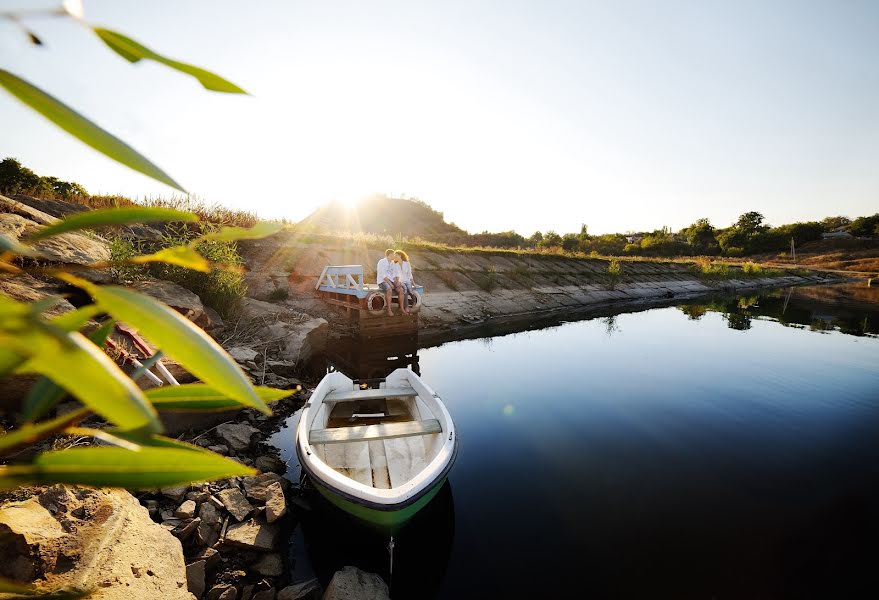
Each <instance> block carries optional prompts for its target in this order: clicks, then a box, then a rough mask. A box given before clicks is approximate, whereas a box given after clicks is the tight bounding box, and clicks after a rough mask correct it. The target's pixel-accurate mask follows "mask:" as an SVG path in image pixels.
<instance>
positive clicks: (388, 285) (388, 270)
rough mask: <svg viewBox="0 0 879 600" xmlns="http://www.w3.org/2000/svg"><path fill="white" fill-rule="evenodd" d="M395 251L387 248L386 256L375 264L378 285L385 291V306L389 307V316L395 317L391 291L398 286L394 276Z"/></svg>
mask: <svg viewBox="0 0 879 600" xmlns="http://www.w3.org/2000/svg"><path fill="white" fill-rule="evenodd" d="M393 258H394V251H393V250H391V249H390V248H388V249H387V250H385V257H384V258H383V259H381V260H380V261H378V264H377V265H376V266H375V278H376V283H378V287H379V288H380V289H381V290H382V291H383V292H384V293H385V307H386V308H387V309H388V316H389V317H393V316H394V311H392V310H391V291H392V290H393V289H394V288H395V287H396V283H395V281H394V278H395V277H396V269H395V268H394V262H393Z"/></svg>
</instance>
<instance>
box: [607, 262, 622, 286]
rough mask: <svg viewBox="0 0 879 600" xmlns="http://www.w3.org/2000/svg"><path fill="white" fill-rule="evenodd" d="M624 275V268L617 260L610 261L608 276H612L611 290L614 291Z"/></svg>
mask: <svg viewBox="0 0 879 600" xmlns="http://www.w3.org/2000/svg"><path fill="white" fill-rule="evenodd" d="M622 273H623V267H622V265H621V264H620V261H618V260H617V259H615V258H612V259H610V262H609V263H608V264H607V274H608V275H610V286H609V287H610V289H614V287H616V284H617V283H619V281H620V277H621V275H622Z"/></svg>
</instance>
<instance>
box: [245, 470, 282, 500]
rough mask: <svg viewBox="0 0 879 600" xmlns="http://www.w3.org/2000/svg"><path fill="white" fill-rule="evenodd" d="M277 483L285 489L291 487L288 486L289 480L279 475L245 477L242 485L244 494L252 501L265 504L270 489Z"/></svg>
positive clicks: (268, 474) (267, 474) (264, 474)
mask: <svg viewBox="0 0 879 600" xmlns="http://www.w3.org/2000/svg"><path fill="white" fill-rule="evenodd" d="M275 482H278V483H280V484H281V487H283V488H286V487H287V485H289V484H287V480H286V479H284V478H283V477H281V476H280V475H278V474H277V473H261V474H260V475H255V476H254V477H245V478H244V479H242V480H241V483H242V484H243V485H244V493H245V494H246V495H247V497H248V498H250V499H251V500H256V501H257V502H262V503H265V501H266V495H267V493H268V491H267V490H268V487H269V486H270V485H272V484H273V483H275ZM285 484H287V485H285Z"/></svg>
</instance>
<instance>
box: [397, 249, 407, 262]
mask: <svg viewBox="0 0 879 600" xmlns="http://www.w3.org/2000/svg"><path fill="white" fill-rule="evenodd" d="M396 252H397V254H399V255H400V258H402V259H403V262H409V255H408V254H406V251H405V250H397V251H396Z"/></svg>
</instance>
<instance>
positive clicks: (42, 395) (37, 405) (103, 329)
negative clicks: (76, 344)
mask: <svg viewBox="0 0 879 600" xmlns="http://www.w3.org/2000/svg"><path fill="white" fill-rule="evenodd" d="M87 308H93V309H97V307H96V306H95V305H94V304H89V305H87V306H84V307H82V308H80V309H78V310H76V311H72V312H69V313H65V314H64V315H62V316H61V317H59V318H58V319H55V320H53V321H52V324H53V325H57V323H58V321H59V320H60V319H61V318H63V317H66V316H67V315H70V314H74V313H77V312H79V311H83V309H87ZM84 312H85V314H89V313H91V312H92V311H84ZM80 316H84V315H80ZM70 321H71V322H75V321H74V320H73V319H70ZM114 324H115V321H114V320H113V319H107V320H106V321H104V323H102V324H101V325H100V326H99V327H97V328H96V329H95V330H94V331H92V332H91V333H89V334H88V338H89V341H91V342H92V343H93V344H94V345H95V346H97V347H98V348H103V347H104V344H105V343H106V341H107V337H109V335H110V333H111V332H112V331H113V325H114ZM80 327H81V325H80ZM77 329H79V327H77ZM66 395H67V390H65V389H64V388H62V387H61V386H59V385H58V384H56V383H55V382H54V381H52V380H51V379H49V378H48V377H40V378H39V379H37V381H36V382H34V384H33V386H31V389H30V390H28V393H27V396H25V399H24V402H23V403H22V410H21V412H22V418H23V419H24V420H25V421H35V420H36V419H39V418H40V417H42V416H43V415H45V414H46V413H48V412H49V410H51V408H52V407H53V406H55V405H56V404H58V403H59V402H60V401H61V399H62V398H64V396H66Z"/></svg>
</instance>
